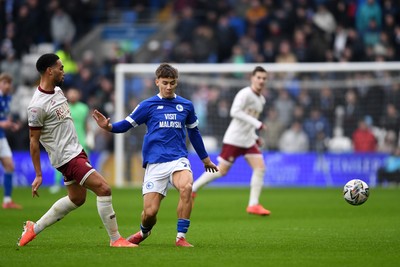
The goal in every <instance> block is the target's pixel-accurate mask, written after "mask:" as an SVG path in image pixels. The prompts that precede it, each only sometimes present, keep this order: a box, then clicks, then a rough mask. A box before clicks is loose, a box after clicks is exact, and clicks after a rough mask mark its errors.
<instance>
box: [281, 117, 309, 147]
mask: <svg viewBox="0 0 400 267" xmlns="http://www.w3.org/2000/svg"><path fill="white" fill-rule="evenodd" d="M308 149H309V142H308V137H307V134H306V133H305V132H304V131H303V126H302V124H301V122H299V121H293V122H292V124H291V126H290V128H289V129H287V130H285V131H284V132H283V134H282V136H281V138H280V140H279V150H280V151H281V152H284V153H302V152H307V151H308Z"/></svg>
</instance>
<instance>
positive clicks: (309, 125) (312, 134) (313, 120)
mask: <svg viewBox="0 0 400 267" xmlns="http://www.w3.org/2000/svg"><path fill="white" fill-rule="evenodd" d="M303 127H304V131H305V132H306V134H307V136H308V140H309V143H310V149H311V150H312V151H316V149H317V141H318V140H322V139H325V138H327V137H330V136H331V126H330V124H329V122H328V120H327V119H326V118H325V117H324V116H323V115H322V114H321V111H320V110H319V109H318V108H313V109H312V110H311V112H310V116H309V117H308V118H306V120H305V121H304V123H303ZM320 133H322V134H323V137H322V134H320ZM317 137H320V138H319V139H318V138H317Z"/></svg>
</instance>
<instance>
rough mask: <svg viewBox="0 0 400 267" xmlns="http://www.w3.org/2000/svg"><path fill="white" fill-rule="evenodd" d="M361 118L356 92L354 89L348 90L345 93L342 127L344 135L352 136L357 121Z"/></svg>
mask: <svg viewBox="0 0 400 267" xmlns="http://www.w3.org/2000/svg"><path fill="white" fill-rule="evenodd" d="M360 118H361V108H360V106H359V103H358V99H357V94H356V93H355V91H354V90H349V91H347V92H346V94H345V103H344V115H343V128H344V135H345V136H347V137H352V135H353V132H354V131H355V129H356V128H357V121H358V120H359V119H360Z"/></svg>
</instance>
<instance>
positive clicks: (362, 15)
mask: <svg viewBox="0 0 400 267" xmlns="http://www.w3.org/2000/svg"><path fill="white" fill-rule="evenodd" d="M371 19H374V20H375V22H376V27H377V28H378V29H380V28H381V26H382V8H381V6H380V5H379V3H378V2H377V1H376V0H366V1H363V3H361V4H360V5H359V6H358V8H357V14H356V27H357V31H358V32H359V33H360V34H363V33H364V32H365V31H366V30H367V29H368V25H369V24H370V21H371Z"/></svg>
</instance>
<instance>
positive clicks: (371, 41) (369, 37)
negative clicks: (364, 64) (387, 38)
mask: <svg viewBox="0 0 400 267" xmlns="http://www.w3.org/2000/svg"><path fill="white" fill-rule="evenodd" d="M380 33H381V31H380V29H379V28H378V23H377V21H376V19H375V18H372V19H370V20H369V23H368V26H367V28H366V29H365V30H364V33H363V34H362V36H363V41H364V45H365V46H366V47H369V46H370V47H374V46H375V45H377V44H378V43H379V35H380Z"/></svg>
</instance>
